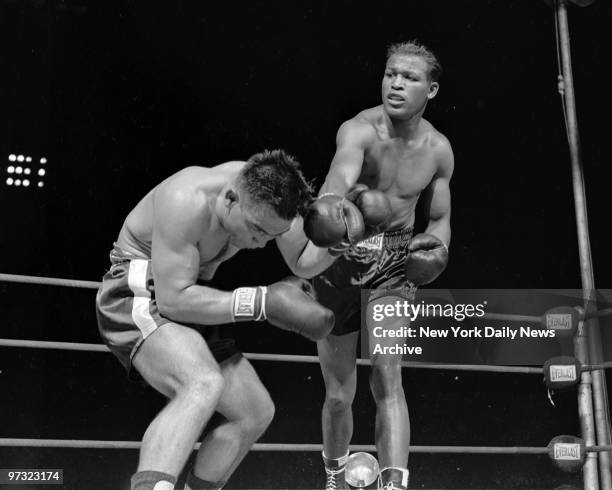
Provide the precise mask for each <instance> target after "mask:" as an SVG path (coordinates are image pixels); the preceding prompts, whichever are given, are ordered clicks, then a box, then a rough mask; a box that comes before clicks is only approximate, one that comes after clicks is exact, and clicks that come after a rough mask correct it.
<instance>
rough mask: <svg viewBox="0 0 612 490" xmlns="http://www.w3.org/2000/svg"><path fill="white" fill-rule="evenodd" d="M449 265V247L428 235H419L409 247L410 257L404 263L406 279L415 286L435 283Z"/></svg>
mask: <svg viewBox="0 0 612 490" xmlns="http://www.w3.org/2000/svg"><path fill="white" fill-rule="evenodd" d="M447 263H448V247H447V246H446V245H445V244H444V243H443V242H442V241H441V240H440V239H439V238H438V237H435V236H433V235H430V234H428V233H419V234H418V235H416V236H415V237H414V238H413V239H412V240H411V241H410V244H409V245H408V257H406V262H405V263H404V272H405V274H406V279H407V280H408V281H409V282H410V283H411V284H413V285H415V286H422V285H424V284H429V283H430V282H432V281H434V280H435V279H436V278H437V277H438V276H439V275H440V274H442V271H443V270H444V269H446V264H447Z"/></svg>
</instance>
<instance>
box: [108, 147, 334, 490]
mask: <svg viewBox="0 0 612 490" xmlns="http://www.w3.org/2000/svg"><path fill="white" fill-rule="evenodd" d="M310 201H311V191H310V188H309V185H308V184H307V183H306V181H305V180H304V178H303V176H302V173H301V172H300V170H299V166H298V164H297V162H295V161H294V160H293V159H292V158H291V157H289V156H288V155H286V154H285V153H284V152H283V151H282V150H274V151H272V152H268V151H266V152H263V153H259V154H256V155H254V156H253V157H251V158H250V159H249V161H248V162H239V161H232V162H227V163H223V164H221V165H218V166H216V167H213V168H204V167H189V168H186V169H184V170H181V171H180V172H178V173H176V174H174V175H172V176H171V177H169V178H168V179H166V180H165V181H163V182H162V183H161V184H159V185H158V186H157V187H155V188H154V189H153V190H152V191H151V192H149V193H148V194H147V195H146V196H145V197H144V198H143V199H142V200H141V201H140V202H139V203H138V204H137V205H136V207H135V208H134V209H133V210H132V211H131V212H130V213H129V215H128V216H127V218H126V220H125V222H124V223H123V227H122V228H121V231H120V233H119V238H118V239H117V242H116V243H115V246H114V248H113V250H112V251H111V269H110V270H109V272H108V273H107V274H106V275H105V276H104V279H103V283H102V286H101V288H100V290H99V292H98V296H97V300H96V305H97V316H98V325H99V329H100V333H101V335H102V338H103V340H104V341H105V343H106V344H107V345H108V346H109V348H110V349H111V351H112V352H113V353H114V354H115V355H116V356H117V357H118V358H119V360H120V361H121V363H122V364H123V365H124V367H125V368H126V369H127V370H128V372H129V373H130V374H133V375H136V374H137V375H139V376H141V377H142V378H144V380H145V381H146V382H147V383H148V384H150V385H151V386H152V387H153V388H155V389H156V390H157V391H159V392H160V393H162V394H163V395H165V396H166V397H167V398H168V399H169V401H168V404H167V405H166V406H165V408H164V409H163V410H162V411H161V412H160V413H159V414H158V415H157V416H156V418H155V419H154V420H153V422H152V423H151V424H150V425H149V427H148V429H147V431H146V433H145V435H144V438H143V441H142V447H141V450H140V460H139V465H138V471H137V473H135V474H134V476H133V477H132V487H131V488H132V490H168V489H173V488H174V485H175V483H176V479H177V477H178V475H179V474H180V472H181V470H182V469H183V466H184V465H185V463H186V461H187V459H188V457H189V455H190V454H191V451H192V449H193V446H194V443H195V442H196V440H197V439H198V438H199V436H200V434H201V432H202V430H203V428H204V426H205V424H206V422H207V421H208V420H209V418H210V416H211V415H212V413H213V412H214V411H218V412H219V413H220V414H221V415H223V416H224V422H223V423H221V425H219V426H218V427H216V428H215V429H214V430H212V431H211V432H210V433H208V434H207V435H206V436H205V438H204V439H203V441H202V445H201V448H200V449H199V451H198V453H197V456H196V459H195V464H194V467H193V469H192V470H191V472H190V474H189V476H188V479H187V486H186V488H187V489H191V490H196V489H213V488H221V487H222V486H223V485H224V483H225V482H226V481H227V479H228V478H229V476H230V475H231V474H232V472H233V471H234V469H235V468H236V466H237V465H238V464H239V463H240V461H241V460H242V458H243V457H244V456H245V454H246V453H247V452H248V450H249V448H250V447H251V446H252V444H253V443H254V442H255V441H256V440H257V439H258V438H259V436H260V435H261V434H262V433H263V432H264V430H265V429H266V428H267V426H268V424H269V423H270V421H271V420H272V417H273V414H274V405H273V403H272V400H271V399H270V396H269V394H268V392H267V390H266V389H265V388H264V386H263V385H262V383H261V381H260V380H259V378H258V377H257V374H256V373H255V371H254V370H253V368H252V366H251V365H250V364H249V362H248V361H247V360H246V359H245V358H244V357H242V356H241V355H240V353H239V352H238V350H237V349H236V347H235V345H234V342H233V340H232V339H229V338H226V337H227V335H224V333H223V327H222V325H223V324H228V323H232V322H239V321H257V320H267V321H268V322H269V323H271V324H272V325H275V326H278V327H280V328H284V329H288V330H293V331H296V332H299V333H302V334H303V335H304V336H306V337H308V338H310V339H312V340H318V339H320V338H322V337H323V336H324V335H327V334H328V333H329V331H330V330H331V328H332V326H333V313H332V312H331V311H330V310H328V309H327V308H324V307H323V306H321V305H320V304H319V303H317V302H316V301H315V300H314V299H313V298H312V297H311V294H310V293H311V292H312V291H311V290H310V289H309V287H310V284H309V283H308V282H307V281H305V280H303V279H299V278H296V277H293V278H289V279H287V280H284V281H281V282H278V283H276V284H272V285H270V286H268V287H267V288H265V287H249V288H238V289H236V290H235V291H233V292H232V291H230V292H227V291H220V290H218V289H214V288H213V287H211V285H210V281H211V279H212V278H213V276H214V274H215V271H216V270H217V268H218V267H219V265H220V264H221V263H222V262H224V261H226V260H228V259H229V258H230V257H232V256H233V255H234V254H236V252H238V250H240V249H243V248H259V247H263V246H264V245H265V244H266V243H267V242H268V241H270V240H272V239H273V238H275V237H278V236H280V235H281V234H283V233H284V232H286V231H287V230H288V229H289V227H290V226H291V222H292V220H293V219H294V218H295V217H296V216H297V215H298V214H300V213H302V212H303V210H304V209H305V207H306V206H307V205H308V203H309V202H310ZM306 319H307V321H306ZM220 325H221V326H220Z"/></svg>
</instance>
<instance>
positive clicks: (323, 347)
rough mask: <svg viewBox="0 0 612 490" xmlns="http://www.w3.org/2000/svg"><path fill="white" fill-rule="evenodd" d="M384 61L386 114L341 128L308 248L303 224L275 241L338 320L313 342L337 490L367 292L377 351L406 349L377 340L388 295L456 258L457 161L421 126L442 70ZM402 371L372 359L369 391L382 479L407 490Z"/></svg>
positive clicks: (392, 362)
mask: <svg viewBox="0 0 612 490" xmlns="http://www.w3.org/2000/svg"><path fill="white" fill-rule="evenodd" d="M387 55H388V56H387V63H386V67H385V72H384V76H383V80H382V105H380V106H378V107H374V108H371V109H366V110H364V111H363V112H360V113H359V114H357V115H356V116H355V117H353V118H352V119H350V120H348V121H346V122H344V123H343V124H342V125H341V126H340V129H339V130H338V134H337V139H336V142H337V149H336V153H335V155H334V158H333V161H332V163H331V167H330V170H329V172H328V174H327V177H326V179H325V183H324V184H323V186H322V188H321V190H320V194H319V198H318V199H317V200H316V201H315V202H314V203H313V205H312V206H311V207H310V209H309V211H308V212H307V214H306V217H305V221H304V232H305V233H306V235H307V236H308V238H310V241H308V239H307V238H306V237H305V236H304V232H302V230H300V229H299V223H296V224H295V225H294V226H293V227H292V230H291V231H290V232H289V233H288V234H286V235H285V236H284V237H283V240H282V241H279V242H278V243H279V245H280V246H281V251H282V252H283V254H284V255H285V258H286V260H287V262H288V263H289V264H291V267H292V270H293V272H294V273H295V274H297V275H300V276H303V277H314V276H317V275H318V274H320V273H321V272H323V271H324V272H323V273H322V274H320V275H318V277H316V278H315V280H314V287H315V290H316V291H317V294H318V299H319V301H320V302H321V303H322V304H323V305H325V306H327V307H328V308H330V309H332V310H333V311H334V313H335V315H336V325H335V327H334V329H333V330H332V334H331V335H329V336H328V337H326V338H324V339H322V340H320V341H319V342H318V343H317V347H318V352H319V359H320V361H321V369H322V372H323V378H324V381H325V388H326V395H325V403H324V405H323V413H322V428H323V448H324V450H323V459H324V463H325V471H326V474H327V485H326V488H330V489H332V488H333V489H335V488H347V486H346V482H345V480H344V464H345V462H346V456H347V454H348V448H349V442H350V440H351V436H352V433H353V416H352V408H351V407H352V402H353V399H354V396H355V387H356V347H357V340H358V335H359V330H360V323H361V322H360V314H361V311H360V305H361V297H360V293H361V290H362V289H368V290H372V291H371V294H370V296H369V298H368V302H367V312H366V315H365V318H366V326H367V330H368V335H369V339H367V341H369V344H370V346H372V345H373V344H375V343H377V344H379V345H381V346H382V347H383V348H384V346H386V345H387V344H388V345H389V346H392V345H396V344H399V345H403V342H404V341H405V339H402V338H397V337H395V338H390V337H386V338H374V337H373V333H372V331H373V326H374V325H373V321H372V319H371V318H372V315H371V311H372V309H373V308H374V307H375V306H376V305H377V304H381V303H382V304H388V303H389V302H390V301H389V298H390V297H399V298H400V299H407V300H409V301H412V300H414V293H415V288H416V287H417V286H419V285H422V284H428V283H430V282H432V281H433V280H435V279H436V277H438V275H439V274H440V273H441V272H442V271H443V270H444V268H445V267H446V263H447V260H448V243H449V241H450V236H451V229H450V210H451V202H450V188H449V183H450V180H451V175H452V173H453V167H454V161H453V153H452V150H451V145H450V143H449V141H448V140H447V139H446V138H445V137H444V135H442V134H441V133H440V132H439V131H437V130H436V129H435V128H434V127H433V125H432V124H431V123H429V122H428V121H426V120H425V119H423V113H424V111H425V108H426V106H427V103H428V102H429V101H430V100H431V99H433V98H434V97H435V96H436V94H437V92H438V77H439V75H440V72H441V66H440V63H439V62H438V60H437V59H436V57H435V55H434V54H433V53H432V52H431V51H429V50H428V49H427V48H425V47H424V46H422V45H420V44H418V43H416V42H408V43H401V44H396V45H393V46H391V47H390V48H389V51H388V53H387ZM419 200H421V201H422V203H423V204H424V208H425V210H426V212H427V219H428V222H427V226H426V229H425V231H424V233H420V234H417V235H416V236H414V237H413V225H414V222H415V209H416V205H417V201H419ZM348 203H350V205H349V204H348ZM355 208H356V209H355ZM360 218H361V219H360ZM317 246H318V247H317ZM321 247H329V248H321ZM376 326H382V328H383V329H385V330H391V329H398V328H399V327H403V326H406V319H405V318H398V317H392V318H386V319H385V320H384V321H381V322H377V324H376ZM364 341H366V339H364ZM383 351H384V349H383ZM401 361H402V358H401V356H400V355H397V356H390V355H378V354H377V355H373V356H372V366H371V370H370V387H371V391H372V394H373V396H374V400H375V402H376V425H375V439H376V447H377V451H378V458H379V461H380V467H381V468H382V470H381V473H380V478H381V481H382V484H383V486H384V488H393V489H402V490H403V489H405V488H406V487H407V485H408V470H407V465H408V449H409V444H410V424H409V418H408V407H407V404H406V398H405V395H404V391H403V386H402V376H401V364H400V363H401Z"/></svg>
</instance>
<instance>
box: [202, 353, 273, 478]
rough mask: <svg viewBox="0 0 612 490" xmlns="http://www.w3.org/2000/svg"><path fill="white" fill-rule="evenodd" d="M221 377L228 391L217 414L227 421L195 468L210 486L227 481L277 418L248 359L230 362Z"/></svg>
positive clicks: (235, 358)
mask: <svg viewBox="0 0 612 490" xmlns="http://www.w3.org/2000/svg"><path fill="white" fill-rule="evenodd" d="M221 373H222V374H223V379H224V382H225V388H224V390H223V393H222V395H221V398H220V400H219V403H218V405H217V411H218V412H219V413H221V414H222V415H223V416H224V417H225V419H226V421H225V422H223V423H222V424H221V425H219V426H218V427H216V428H215V429H214V430H213V431H211V432H210V433H209V434H207V435H206V437H205V438H204V440H203V441H202V446H201V447H200V450H199V451H198V454H197V456H196V460H195V464H194V467H193V473H194V474H195V476H196V477H198V478H199V479H201V480H206V481H209V482H222V481H227V480H228V479H229V477H230V475H231V474H232V473H233V471H234V470H235V469H236V467H237V466H238V464H240V462H241V461H242V459H243V458H244V456H245V455H246V454H247V452H248V451H249V449H250V448H251V446H252V445H253V444H254V443H255V441H256V440H257V439H259V437H260V436H261V435H262V434H263V433H264V431H265V430H266V429H267V427H268V425H270V422H271V421H272V418H273V417H274V403H273V402H272V399H271V398H270V395H269V394H268V391H267V390H266V388H265V387H264V386H263V384H262V383H261V381H260V379H259V377H258V376H257V373H256V372H255V370H254V369H253V366H251V364H250V363H249V361H248V360H247V359H246V358H244V357H242V356H239V355H236V356H233V357H232V358H230V359H227V360H226V361H224V362H222V363H221Z"/></svg>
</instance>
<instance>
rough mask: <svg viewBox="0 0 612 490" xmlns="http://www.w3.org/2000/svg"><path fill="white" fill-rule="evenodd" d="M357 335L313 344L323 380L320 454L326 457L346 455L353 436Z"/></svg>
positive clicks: (342, 336) (331, 337) (332, 337)
mask: <svg viewBox="0 0 612 490" xmlns="http://www.w3.org/2000/svg"><path fill="white" fill-rule="evenodd" d="M358 338H359V332H351V333H349V334H347V335H338V336H336V335H329V336H328V337H326V338H325V339H323V340H320V341H319V342H317V350H318V352H319V360H320V362H321V371H322V373H323V380H324V381H325V402H324V404H323V411H322V414H321V422H322V429H323V452H324V454H325V456H326V457H327V458H334V459H335V458H341V457H342V456H344V455H346V453H347V451H348V446H349V443H350V440H351V437H352V435H353V411H352V404H353V399H354V398H355V388H356V385H357V368H356V364H355V359H356V348H357V339H358Z"/></svg>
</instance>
